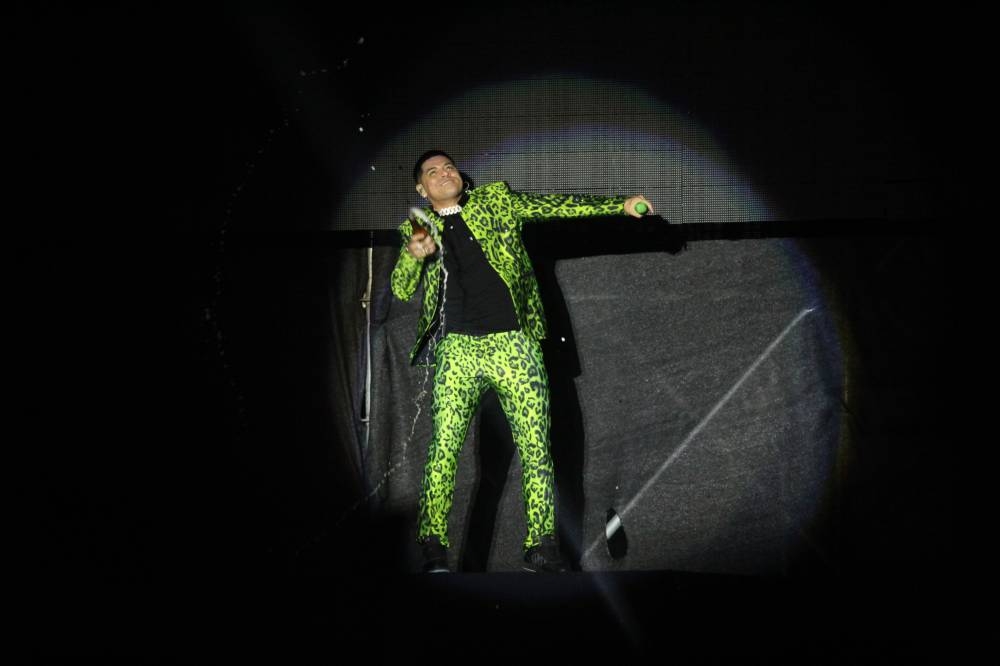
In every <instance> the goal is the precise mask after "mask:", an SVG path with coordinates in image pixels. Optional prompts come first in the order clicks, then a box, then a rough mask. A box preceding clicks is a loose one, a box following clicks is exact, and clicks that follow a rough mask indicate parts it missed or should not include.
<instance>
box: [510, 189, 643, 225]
mask: <svg viewBox="0 0 1000 666" xmlns="http://www.w3.org/2000/svg"><path fill="white" fill-rule="evenodd" d="M510 200H511V205H512V207H513V208H514V212H515V213H516V214H517V216H518V217H519V218H520V219H521V220H523V221H534V220H547V219H551V218H570V217H593V216H596V215H622V214H623V213H624V212H625V197H603V196H593V195H584V194H531V193H528V192H510Z"/></svg>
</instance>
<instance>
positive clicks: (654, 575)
mask: <svg viewBox="0 0 1000 666" xmlns="http://www.w3.org/2000/svg"><path fill="white" fill-rule="evenodd" d="M928 573H929V572H928ZM938 573H939V572H938ZM944 578H945V576H941V575H935V576H929V575H928V576H917V575H915V576H906V577H903V576H899V575H893V576H887V575H883V574H882V573H881V572H879V571H877V570H872V571H871V572H870V574H866V575H864V576H855V577H851V578H843V579H833V578H830V579H822V580H794V579H783V578H758V577H735V576H721V575H709V574H694V573H674V572H629V573H571V574H562V575H535V574H527V573H525V574H519V573H494V574H389V575H375V574H360V575H357V574H352V573H345V574H344V575H343V576H340V577H334V578H309V579H304V578H303V579H287V580H285V581H282V582H275V581H274V580H273V579H271V580H268V579H252V578H246V579H241V580H232V579H226V578H221V579H214V580H213V579H211V578H210V577H206V578H204V579H198V580H188V581H179V582H178V583H177V584H173V585H169V586H167V585H162V586H158V585H155V584H154V585H151V584H127V583H117V584H107V583H106V584H101V585H97V584H95V585H93V586H85V585H80V584H79V583H74V584H72V585H67V586H62V587H60V586H53V587H52V588H51V589H48V590H46V592H45V593H44V594H42V595H40V596H39V597H38V601H39V603H40V605H41V609H40V610H41V613H40V615H39V617H40V619H42V620H43V621H42V622H41V623H40V624H39V626H40V627H42V631H43V633H44V634H46V635H45V636H44V639H43V640H40V641H36V642H35V643H34V644H35V645H36V646H40V647H38V652H37V654H36V656H38V657H39V658H40V660H41V661H44V662H45V663H57V660H58V659H59V658H60V657H69V656H72V657H73V658H74V660H73V661H72V662H71V663H90V662H88V661H86V660H85V659H84V658H92V659H93V660H94V661H93V663H99V662H100V663H125V662H128V663H232V661H234V660H243V659H246V658H254V659H260V658H263V659H265V660H266V661H273V662H274V663H278V661H276V660H291V661H288V662H285V663H316V662H323V663H331V661H332V660H337V659H338V657H339V658H343V657H342V655H345V654H351V653H353V652H355V651H356V650H361V651H362V653H361V654H363V655H365V656H364V657H361V655H358V656H357V658H358V660H359V661H360V662H373V663H380V662H381V661H382V660H383V659H385V658H404V659H408V660H412V661H416V662H418V663H424V662H431V661H436V662H440V661H442V660H445V661H465V660H469V659H474V660H477V661H478V660H480V659H488V660H490V661H494V660H505V659H508V658H517V659H519V660H524V659H536V658H540V657H560V656H562V657H566V658H568V659H572V660H574V661H570V662H566V663H584V662H577V661H576V660H578V659H585V660H586V662H585V663H590V661H591V660H592V659H594V658H598V659H610V660H617V659H619V658H634V657H637V656H643V657H647V658H655V659H656V660H657V661H658V662H659V661H662V662H663V663H697V664H702V663H769V664H774V663H781V664H786V663H787V664H869V663H871V664H876V663H901V662H897V661H896V660H897V659H908V658H911V657H915V658H918V659H920V660H924V659H932V660H933V659H934V657H936V656H943V657H949V658H951V659H954V658H955V657H957V656H959V654H960V653H961V652H962V651H963V648H962V645H963V643H962V641H960V640H958V638H959V637H958V635H957V634H956V633H955V632H954V629H955V627H956V626H958V622H959V618H960V617H961V615H962V614H963V612H962V608H961V607H960V606H958V605H956V603H955V602H956V601H957V600H956V599H955V598H953V594H952V592H951V590H949V589H948V588H947V587H946V586H945V585H944V584H942V583H940V582H937V583H933V584H931V583H929V580H931V579H934V580H937V581H940V580H943V579H944ZM101 659H104V660H105V661H103V662H102V661H101ZM45 660H48V661H45ZM67 663H68V662H67Z"/></svg>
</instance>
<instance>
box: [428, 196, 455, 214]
mask: <svg viewBox="0 0 1000 666" xmlns="http://www.w3.org/2000/svg"><path fill="white" fill-rule="evenodd" d="M459 199H461V197H455V198H454V199H446V200H444V201H432V202H431V208H433V209H434V212H435V213H436V212H438V211H439V210H442V209H444V208H451V207H452V206H457V205H458V201H459Z"/></svg>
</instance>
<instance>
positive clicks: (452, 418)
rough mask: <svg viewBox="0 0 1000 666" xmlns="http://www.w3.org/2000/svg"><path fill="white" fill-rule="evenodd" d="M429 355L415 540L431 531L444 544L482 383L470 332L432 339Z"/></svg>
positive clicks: (478, 361) (478, 356) (478, 358)
mask: <svg viewBox="0 0 1000 666" xmlns="http://www.w3.org/2000/svg"><path fill="white" fill-rule="evenodd" d="M435 357H436V368H435V370H434V403H433V406H432V407H431V413H432V419H433V423H434V431H433V436H432V438H431V441H430V444H429V445H428V447H427V462H426V464H425V466H424V478H423V482H422V484H421V492H420V510H419V519H418V525H417V539H418V540H423V539H424V538H425V537H428V536H431V535H433V536H437V537H438V538H439V539H440V540H441V543H442V544H443V545H445V546H448V545H449V541H448V514H449V513H450V512H451V505H452V500H453V498H454V494H455V471H456V470H457V469H458V454H459V452H460V451H461V450H462V445H463V444H464V443H465V435H466V433H467V432H468V430H469V422H470V421H471V420H472V417H473V415H474V414H475V413H476V408H477V407H478V406H479V399H480V398H481V397H482V395H483V392H484V391H485V390H486V388H487V387H488V384H487V383H486V380H485V379H484V378H483V375H482V372H481V371H480V352H479V350H478V349H477V345H476V342H475V339H473V338H471V337H470V336H465V335H459V334H454V333H452V334H449V335H447V336H446V337H445V338H444V340H442V341H441V342H439V343H438V347H437V350H436V353H435Z"/></svg>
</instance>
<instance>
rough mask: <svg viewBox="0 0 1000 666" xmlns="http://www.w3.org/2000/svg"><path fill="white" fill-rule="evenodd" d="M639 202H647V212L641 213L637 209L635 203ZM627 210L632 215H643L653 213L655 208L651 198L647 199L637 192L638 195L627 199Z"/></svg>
mask: <svg viewBox="0 0 1000 666" xmlns="http://www.w3.org/2000/svg"><path fill="white" fill-rule="evenodd" d="M638 203H644V204H646V212H645V213H640V212H638V211H636V209H635V205H636V204H638ZM625 212H626V213H628V214H629V215H631V216H632V217H642V216H643V215H652V214H653V213H654V212H655V211H654V210H653V204H651V203H650V202H649V200H648V199H646V197H644V196H642V195H641V194H637V195H636V196H634V197H629V198H628V199H626V200H625Z"/></svg>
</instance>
